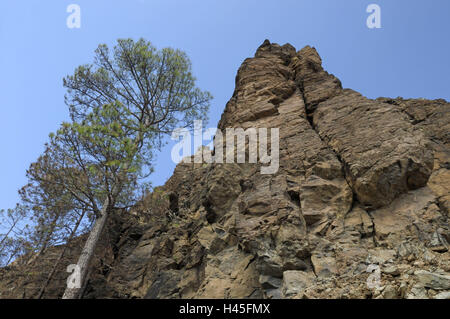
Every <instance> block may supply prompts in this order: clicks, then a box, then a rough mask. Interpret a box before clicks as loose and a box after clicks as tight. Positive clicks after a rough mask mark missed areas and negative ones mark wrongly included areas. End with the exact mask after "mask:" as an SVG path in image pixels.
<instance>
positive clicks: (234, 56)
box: [0, 0, 450, 208]
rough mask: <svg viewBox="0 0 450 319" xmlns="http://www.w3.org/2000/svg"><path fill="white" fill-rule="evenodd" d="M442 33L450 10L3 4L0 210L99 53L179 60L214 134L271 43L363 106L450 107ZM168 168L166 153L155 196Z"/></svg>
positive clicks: (399, 3)
mask: <svg viewBox="0 0 450 319" xmlns="http://www.w3.org/2000/svg"><path fill="white" fill-rule="evenodd" d="M71 3H74V4H78V5H80V7H81V28H80V29H69V28H67V26H66V18H67V16H68V15H69V14H68V13H66V8H67V6H68V5H69V4H71ZM371 3H376V4H378V5H380V7H381V10H382V11H381V18H382V28H381V29H368V28H367V27H366V19H367V16H368V15H369V14H368V13H366V7H367V6H368V5H369V4H371ZM449 31H450V1H448V0H431V1H430V0H418V1H412V0H395V1H392V0H383V1H382V0H370V1H365V0H345V1H336V0H291V1H287V0H277V1H275V0H273V1H262V0H220V1H219V0H203V1H200V0H190V1H186V0H178V1H174V0H128V1H111V0H69V1H67V0H53V1H50V0H47V1H31V0H29V1H23V0H2V1H1V3H0V46H1V47H0V57H1V59H0V69H1V77H0V150H1V154H2V156H1V158H0V208H8V207H13V206H14V204H15V203H16V202H17V200H18V196H17V189H18V188H20V187H21V186H23V185H24V184H25V183H26V178H25V170H26V169H27V168H28V166H29V164H30V163H31V162H32V161H34V160H35V159H36V158H37V157H38V156H39V154H40V153H41V152H42V151H43V145H44V143H45V142H46V141H47V138H48V134H49V133H50V132H52V131H55V130H56V129H57V128H58V125H59V123H60V122H61V121H63V120H66V119H67V118H68V112H67V108H66V106H65V105H64V101H63V96H64V92H65V91H64V88H63V87H62V78H63V77H64V76H65V75H67V74H70V73H72V72H73V70H74V68H75V67H76V66H78V65H80V64H83V63H90V62H92V57H93V51H94V49H95V48H96V47H97V45H98V44H99V43H106V44H109V45H112V44H113V43H114V42H115V40H116V39H117V38H128V37H132V38H136V39H137V38H139V37H144V38H146V39H147V40H150V41H151V42H153V44H154V45H156V46H157V47H158V48H162V47H165V46H171V47H175V48H180V49H182V50H185V51H186V52H187V53H188V55H189V56H190V57H191V60H192V62H193V69H194V73H195V75H196V77H197V78H198V85H199V86H200V87H201V88H203V89H205V90H209V91H210V92H211V93H212V94H213V95H214V97H215V99H214V101H213V104H212V108H211V112H210V118H211V121H210V126H213V127H215V126H216V124H217V122H218V119H219V118H220V115H221V113H222V111H223V109H224V106H225V104H226V102H227V101H228V99H229V98H230V97H231V95H232V92H233V89H234V78H235V74H236V71H237V69H238V67H239V65H240V64H241V63H242V61H243V60H244V59H245V58H246V57H249V56H253V54H254V52H255V50H256V48H257V47H258V46H259V45H260V44H261V43H262V42H263V40H264V39H266V38H268V39H270V40H271V41H272V42H277V43H280V44H284V43H286V42H289V43H291V44H292V45H294V46H295V47H296V48H297V49H300V48H302V47H303V46H305V45H308V44H309V45H312V46H315V47H316V48H317V49H318V51H319V53H320V55H321V56H322V59H323V60H324V65H325V68H326V69H327V70H328V71H329V72H331V73H333V74H335V75H336V76H337V77H339V78H340V79H341V81H342V83H343V85H344V87H350V88H353V89H355V90H357V91H359V92H361V93H362V94H364V95H366V96H368V97H370V98H376V97H379V96H390V97H397V96H403V97H414V98H419V97H423V98H428V99H434V98H445V99H447V100H450V89H449V84H450V43H449V39H450V36H449ZM173 168H174V164H172V162H171V160H170V149H169V148H168V147H167V148H166V149H165V150H164V151H163V152H162V153H161V154H159V155H158V160H157V162H156V172H155V174H154V175H153V177H152V180H153V183H154V185H160V184H163V183H164V181H165V180H166V179H167V178H168V177H170V175H171V174H172V171H173Z"/></svg>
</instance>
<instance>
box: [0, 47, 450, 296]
mask: <svg viewBox="0 0 450 319" xmlns="http://www.w3.org/2000/svg"><path fill="white" fill-rule="evenodd" d="M230 127H232V128H244V129H247V128H251V127H252V128H280V167H279V170H278V172H277V173H276V174H272V175H263V174H261V173H260V164H188V163H181V164H179V165H178V166H177V167H176V169H175V171H174V174H173V176H172V177H171V178H170V179H169V181H168V182H167V183H166V184H165V185H164V186H162V187H160V188H157V189H156V190H155V191H154V192H153V193H152V194H150V195H149V196H148V197H147V198H146V199H145V200H144V201H143V202H141V203H139V204H138V205H137V206H136V207H135V208H133V209H132V210H130V211H129V212H117V214H115V215H114V217H113V218H112V219H111V220H110V222H109V227H108V231H107V232H105V234H104V236H103V240H102V246H101V247H99V251H98V254H97V256H96V260H95V261H94V263H93V266H92V272H91V280H90V281H89V283H88V284H87V286H86V288H85V291H84V298H388V299H392V298H438V299H439V298H450V296H449V295H450V253H449V242H450V228H449V223H448V221H449V212H450V135H449V132H450V103H447V102H446V101H445V100H434V101H429V100H423V99H402V98H397V99H392V98H379V99H376V100H371V99H368V98H366V97H364V96H362V95H361V94H359V93H358V92H355V91H353V90H350V89H343V88H342V85H341V82H340V81H339V79H337V78H336V77H335V76H333V75H332V74H329V73H328V72H326V71H325V70H324V69H323V67H322V60H321V58H320V56H319V54H318V53H317V52H316V50H315V49H314V48H312V47H309V46H307V47H305V48H303V49H302V50H300V51H298V52H297V51H296V49H295V48H294V47H292V46H291V45H289V44H286V45H283V46H280V45H278V44H272V43H270V42H269V41H267V40H266V41H265V42H264V43H263V44H262V45H261V46H260V47H259V48H258V50H257V51H256V54H255V56H254V57H253V58H249V59H246V60H245V61H244V62H243V64H242V65H241V67H240V68H239V70H238V73H237V76H236V88H235V91H234V93H233V96H232V98H231V99H230V101H229V102H228V103H227V105H226V107H225V111H224V113H223V115H222V118H221V120H220V122H219V125H218V128H219V129H220V130H225V128H230ZM82 240H83V238H78V239H77V240H75V241H74V242H73V243H71V244H70V251H69V253H68V254H67V257H66V258H65V260H64V262H63V263H62V264H61V266H60V270H59V272H58V273H57V276H56V278H55V280H53V281H52V282H51V284H50V286H49V288H48V289H47V290H46V293H45V294H44V298H58V297H61V295H62V293H63V291H64V287H65V278H67V273H65V268H66V266H67V265H68V264H70V263H74V262H75V261H76V258H77V254H78V251H79V249H80V248H79V247H80V243H81V242H82ZM59 249H61V247H54V248H52V249H50V250H49V251H48V252H47V253H46V254H45V255H44V256H42V257H41V258H40V259H39V260H37V261H36V262H35V263H34V264H33V265H28V266H26V267H25V266H24V265H20V264H19V263H17V264H14V265H11V266H9V267H7V268H4V269H0V298H8V297H13V298H33V297H35V296H36V294H37V292H38V291H39V287H40V285H41V284H42V282H44V280H45V278H46V276H47V273H48V272H49V271H50V267H51V261H52V260H53V259H54V258H56V257H55V256H57V255H58V251H59ZM47 270H48V271H47Z"/></svg>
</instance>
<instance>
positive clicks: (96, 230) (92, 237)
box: [62, 198, 110, 299]
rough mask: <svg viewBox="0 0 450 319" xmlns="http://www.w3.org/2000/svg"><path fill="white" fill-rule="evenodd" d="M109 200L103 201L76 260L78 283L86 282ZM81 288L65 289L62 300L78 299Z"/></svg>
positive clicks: (106, 215) (104, 222)
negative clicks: (98, 215)
mask: <svg viewBox="0 0 450 319" xmlns="http://www.w3.org/2000/svg"><path fill="white" fill-rule="evenodd" d="M109 206H110V205H109V199H108V198H107V199H106V200H105V203H104V204H103V207H102V209H101V212H100V217H98V218H97V220H96V221H95V224H94V227H93V228H92V230H91V232H90V233H89V237H88V239H87V241H86V243H85V244H84V247H83V251H82V252H81V255H80V258H79V259H78V263H77V266H78V267H79V271H80V272H79V275H80V278H79V282H81V283H82V284H83V283H84V282H85V280H87V278H86V276H87V274H88V270H89V264H90V262H91V260H92V257H93V256H94V252H95V248H96V247H97V243H98V241H99V239H100V235H101V234H102V232H103V229H104V228H105V225H106V221H107V219H108V215H109V210H110V207H109ZM81 288H82V287H78V288H69V287H67V288H66V291H65V292H64V295H63V297H62V298H63V299H78V298H79V296H80V292H81Z"/></svg>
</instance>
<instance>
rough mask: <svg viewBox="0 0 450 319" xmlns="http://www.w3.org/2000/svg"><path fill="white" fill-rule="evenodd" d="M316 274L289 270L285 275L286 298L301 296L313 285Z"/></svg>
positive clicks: (284, 289)
mask: <svg viewBox="0 0 450 319" xmlns="http://www.w3.org/2000/svg"><path fill="white" fill-rule="evenodd" d="M314 280H315V276H314V274H311V273H307V272H304V271H296V270H289V271H285V272H284V273H283V293H284V295H285V296H290V295H299V294H301V293H303V292H304V291H305V289H306V288H307V287H308V286H310V285H312V284H313V282H314Z"/></svg>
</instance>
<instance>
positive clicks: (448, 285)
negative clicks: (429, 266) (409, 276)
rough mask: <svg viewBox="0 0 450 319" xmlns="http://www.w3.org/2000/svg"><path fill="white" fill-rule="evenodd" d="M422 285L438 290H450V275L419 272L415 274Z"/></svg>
mask: <svg viewBox="0 0 450 319" xmlns="http://www.w3.org/2000/svg"><path fill="white" fill-rule="evenodd" d="M414 276H416V278H417V281H418V283H419V284H420V285H422V286H423V287H427V288H432V289H436V290H448V289H450V274H448V273H432V272H429V271H426V270H417V271H416V272H414Z"/></svg>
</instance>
